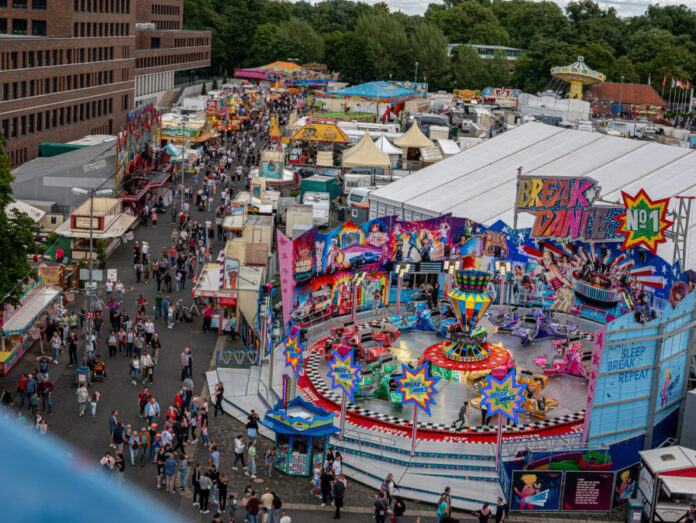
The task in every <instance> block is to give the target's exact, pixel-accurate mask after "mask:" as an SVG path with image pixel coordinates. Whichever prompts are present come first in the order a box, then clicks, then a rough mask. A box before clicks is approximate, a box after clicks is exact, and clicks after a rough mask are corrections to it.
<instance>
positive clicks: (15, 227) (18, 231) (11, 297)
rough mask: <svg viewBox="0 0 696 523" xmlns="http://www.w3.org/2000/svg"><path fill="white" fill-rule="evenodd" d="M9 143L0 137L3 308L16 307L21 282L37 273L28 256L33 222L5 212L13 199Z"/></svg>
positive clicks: (0, 290)
mask: <svg viewBox="0 0 696 523" xmlns="http://www.w3.org/2000/svg"><path fill="white" fill-rule="evenodd" d="M6 144H7V141H6V140H5V137H4V136H3V135H2V134H0V249H2V251H1V252H2V253H3V259H2V263H3V269H2V271H0V296H2V304H1V305H2V306H3V307H4V306H5V305H8V304H9V305H17V304H18V303H19V297H20V295H21V294H22V291H23V290H24V289H23V287H22V285H21V284H22V283H24V282H26V279H27V277H28V276H32V275H34V271H33V270H32V268H31V266H30V265H29V263H28V262H27V255H29V254H31V253H33V252H35V243H34V222H33V221H32V220H31V218H29V216H27V215H26V214H25V213H14V214H13V216H12V217H10V216H8V215H7V213H6V210H7V206H8V205H10V203H12V202H13V201H14V200H13V199H12V187H11V184H12V181H13V180H14V176H12V173H11V172H10V158H9V156H7V155H6V154H5V153H4V152H3V148H4V147H5V145H6Z"/></svg>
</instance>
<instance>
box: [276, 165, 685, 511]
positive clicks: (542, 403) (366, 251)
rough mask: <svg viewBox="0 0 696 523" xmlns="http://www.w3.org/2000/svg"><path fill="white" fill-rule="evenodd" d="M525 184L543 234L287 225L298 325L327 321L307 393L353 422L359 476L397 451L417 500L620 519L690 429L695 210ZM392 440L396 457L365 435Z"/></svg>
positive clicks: (286, 262) (302, 380)
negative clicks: (663, 451)
mask: <svg viewBox="0 0 696 523" xmlns="http://www.w3.org/2000/svg"><path fill="white" fill-rule="evenodd" d="M518 191H519V193H518V198H517V210H516V212H520V213H521V212H526V213H530V214H533V215H534V216H535V220H536V221H535V224H534V226H533V227H532V228H526V229H515V228H513V227H510V225H509V224H506V223H504V222H502V221H499V222H497V223H494V224H492V225H491V226H484V225H481V224H478V223H475V222H473V221H471V220H468V219H466V218H458V217H454V216H451V215H443V216H440V217H438V218H433V219H429V220H423V221H407V220H400V219H398V218H397V217H396V216H389V217H380V218H375V219H372V220H370V221H367V222H365V223H363V224H361V225H360V226H356V225H354V224H353V223H352V222H350V221H349V222H346V223H344V224H342V225H341V226H339V227H337V228H335V229H333V230H330V231H328V232H326V233H324V232H320V231H319V229H318V228H314V229H311V230H309V231H307V232H305V233H304V234H302V235H301V236H299V237H297V238H295V239H294V240H291V239H289V238H287V237H285V236H284V235H283V234H282V233H281V232H280V231H278V233H277V234H278V255H279V260H280V264H279V265H280V267H279V269H280V275H281V291H282V301H283V323H284V325H285V328H286V329H291V328H294V327H297V328H300V329H303V330H304V331H307V332H309V333H310V335H309V337H308V342H307V344H306V348H305V350H304V355H303V357H302V363H301V365H302V368H303V369H304V371H305V372H304V373H303V374H301V375H299V376H298V378H297V390H298V393H299V395H301V396H302V397H303V398H305V399H306V400H309V401H310V402H311V403H312V404H314V405H315V406H317V407H321V408H323V409H325V410H327V411H328V412H334V413H336V415H337V418H338V416H339V414H340V417H341V423H340V425H341V427H343V426H345V427H346V431H348V433H347V434H343V436H344V437H343V439H336V438H332V439H331V444H332V446H333V447H334V448H335V449H336V450H339V451H340V452H342V453H346V454H349V455H351V462H354V463H355V470H351V471H349V475H351V474H352V475H353V477H354V478H362V479H364V480H365V481H368V479H367V478H365V477H364V476H365V475H367V476H370V474H373V473H375V474H377V473H378V472H377V471H375V470H373V468H371V467H374V466H375V465H374V463H375V462H379V461H388V462H389V463H391V464H397V465H398V464H402V465H403V466H404V469H403V470H402V471H401V469H398V470H397V471H400V472H399V473H401V472H403V474H404V476H403V477H402V479H401V481H400V485H401V494H402V495H403V496H405V497H412V498H414V499H424V498H423V496H424V495H425V494H424V492H427V493H428V494H432V495H437V493H438V492H439V490H438V489H440V490H441V489H442V488H444V486H445V483H447V484H448V485H450V484H452V485H455V486H457V485H458V486H459V487H461V489H460V494H459V497H458V498H457V499H454V500H453V504H454V506H456V507H461V508H466V509H476V508H479V506H480V503H481V502H482V501H488V502H489V503H495V501H496V498H497V497H498V496H501V497H503V498H505V499H507V500H508V501H510V503H511V507H512V509H513V510H557V511H561V510H562V511H573V510H577V511H591V512H608V511H609V510H611V508H612V507H616V506H618V505H619V504H623V503H626V502H627V501H628V500H629V498H630V497H631V496H632V490H631V491H628V490H627V488H628V486H627V481H628V478H633V479H635V478H636V477H637V476H636V470H635V468H632V467H635V466H636V465H637V463H638V462H639V460H640V457H639V455H638V451H640V450H643V449H650V448H654V447H656V446H658V445H660V444H662V443H663V442H664V441H666V440H667V439H668V438H670V437H673V436H674V435H675V433H676V428H677V427H676V420H677V417H678V412H679V407H680V405H681V403H682V401H683V400H684V397H685V394H686V382H687V379H688V373H689V369H688V367H689V365H688V364H687V361H691V360H690V359H687V358H688V357H689V354H690V351H693V349H692V348H690V347H689V339H690V336H692V334H691V333H692V330H693V325H694V324H696V298H695V296H696V293H693V292H692V291H693V287H694V278H692V277H691V274H692V273H691V272H690V271H684V270H683V269H682V267H681V264H680V261H679V260H671V261H668V260H665V259H663V258H662V257H660V256H658V254H657V246H658V245H659V244H660V243H664V242H665V241H666V232H665V231H666V229H668V228H669V227H670V226H672V224H673V221H674V222H677V221H678V220H682V219H683V216H682V215H679V213H678V212H676V211H672V210H669V207H668V203H669V202H668V200H651V199H650V197H649V196H648V195H646V194H645V193H644V192H642V191H641V192H640V193H638V194H637V195H628V194H624V204H623V205H614V206H608V205H602V204H600V203H599V202H598V201H597V200H598V199H599V188H598V187H597V186H596V182H595V181H594V180H592V179H590V178H578V179H571V178H565V179H554V178H539V177H536V178H535V177H522V176H521V177H520V180H519V188H518ZM530 194H531V195H537V197H536V198H530V197H529V195H530ZM539 196H541V197H539ZM643 218H645V219H643ZM327 322H329V323H327ZM288 332H290V331H288ZM346 358H350V361H348V360H346ZM337 364H340V365H343V366H344V367H343V370H342V375H344V376H348V377H347V378H345V380H347V381H345V380H344V381H343V382H342V385H341V384H338V385H337V381H336V379H335V375H334V374H335V369H334V365H337ZM346 369H353V370H354V376H353V377H350V376H351V372H352V371H350V372H349V371H348V370H346ZM338 388H340V389H341V390H342V392H341V390H336V389H338ZM433 405H436V407H432V406H433ZM431 407H432V408H431ZM419 411H424V412H426V413H427V414H428V417H427V419H426V420H423V419H420V420H419V419H418V412H419ZM422 415H423V414H421V416H422ZM385 434H388V438H389V441H390V443H389V444H384V443H382V445H383V446H384V445H386V447H388V448H389V452H388V453H387V454H386V455H385V453H384V452H379V451H377V450H370V449H369V448H367V449H366V448H364V447H363V448H361V450H360V451H359V452H358V451H356V449H355V446H354V445H353V443H356V442H359V441H362V440H365V439H369V438H370V437H374V438H376V439H377V440H379V439H380V438H384V437H386V436H385ZM404 454H410V455H411V456H412V458H411V461H410V462H411V463H412V464H411V465H409V466H406V465H407V463H409V462H408V461H405V460H404V458H403V455H404ZM399 456H401V457H399ZM431 457H440V458H443V464H442V465H433V464H432V463H428V460H429V458H431ZM471 459H475V460H476V465H475V466H473V465H472V463H471V462H470V461H467V460H471ZM353 460H355V461H353ZM445 462H447V463H448V464H447V466H445V465H444V463H445ZM390 466H392V465H390ZM419 467H421V468H420V469H419ZM426 468H429V469H430V471H429V474H431V475H434V476H433V477H430V476H428V473H426V472H425V471H424V470H423V469H426ZM438 469H442V470H438ZM452 469H454V470H456V472H451V470H452ZM365 471H366V472H365ZM627 471H628V472H627ZM361 475H362V476H361ZM438 475H441V476H443V477H445V476H447V477H448V478H449V479H447V481H444V480H443V481H444V482H443V481H440V480H439V479H437V476H438ZM440 483H442V485H441V484H440ZM625 483H626V484H625ZM422 485H427V486H430V487H431V488H430V489H429V488H427V487H426V488H424V487H422ZM539 485H541V487H540V486H539ZM543 485H548V486H549V488H548V489H544V488H543ZM614 486H616V487H617V488H619V490H620V491H621V493H622V496H612V495H610V494H608V495H606V496H604V497H602V499H599V498H598V497H597V496H595V495H594V494H592V493H593V492H595V493H596V492H601V491H603V489H605V488H608V490H607V492H609V493H611V492H612V489H613V488H614ZM467 488H476V489H477V491H478V492H479V495H478V497H467V495H466V494H465V493H464V491H465V490H466V489H467ZM453 489H454V487H453ZM431 490H432V492H431ZM593 496H594V497H593ZM588 500H594V501H588Z"/></svg>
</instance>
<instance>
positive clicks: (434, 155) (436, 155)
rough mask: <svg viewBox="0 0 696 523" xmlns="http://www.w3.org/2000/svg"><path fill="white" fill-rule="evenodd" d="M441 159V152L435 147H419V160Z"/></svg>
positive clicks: (436, 160)
mask: <svg viewBox="0 0 696 523" xmlns="http://www.w3.org/2000/svg"><path fill="white" fill-rule="evenodd" d="M440 160H442V153H441V152H440V149H438V148H437V147H422V148H421V162H423V163H435V162H439V161H440Z"/></svg>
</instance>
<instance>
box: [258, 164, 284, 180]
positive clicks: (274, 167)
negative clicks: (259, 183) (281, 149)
mask: <svg viewBox="0 0 696 523" xmlns="http://www.w3.org/2000/svg"><path fill="white" fill-rule="evenodd" d="M282 173H283V162H272V161H264V162H262V163H261V176H263V177H264V178H273V179H278V178H280V177H281V176H282Z"/></svg>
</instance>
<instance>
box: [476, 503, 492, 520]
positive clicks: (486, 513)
mask: <svg viewBox="0 0 696 523" xmlns="http://www.w3.org/2000/svg"><path fill="white" fill-rule="evenodd" d="M474 515H475V516H478V520H479V523H488V518H490V517H491V509H489V508H488V502H486V503H484V504H483V506H482V507H481V508H480V509H479V510H477V511H476V512H474Z"/></svg>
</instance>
